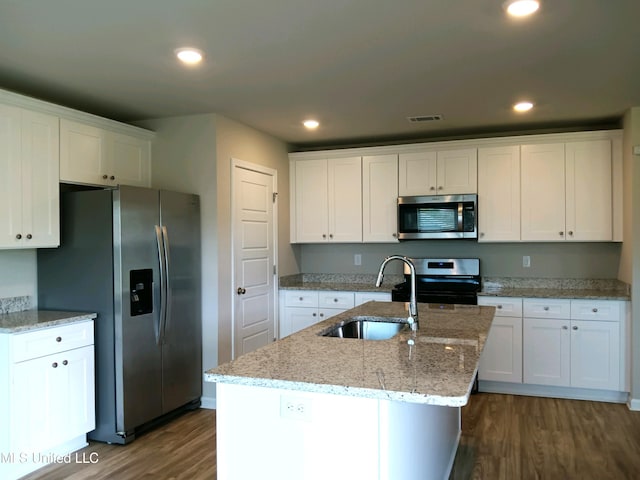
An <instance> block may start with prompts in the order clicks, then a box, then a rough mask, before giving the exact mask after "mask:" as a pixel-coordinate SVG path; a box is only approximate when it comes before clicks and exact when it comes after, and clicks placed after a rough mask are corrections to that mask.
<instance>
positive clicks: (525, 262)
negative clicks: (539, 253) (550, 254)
mask: <svg viewBox="0 0 640 480" xmlns="http://www.w3.org/2000/svg"><path fill="white" fill-rule="evenodd" d="M522 266H523V267H524V268H529V267H530V266H531V257H530V256H529V255H525V256H524V257H522Z"/></svg>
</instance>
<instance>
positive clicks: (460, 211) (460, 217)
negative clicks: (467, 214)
mask: <svg viewBox="0 0 640 480" xmlns="http://www.w3.org/2000/svg"><path fill="white" fill-rule="evenodd" d="M463 207H464V205H463V203H462V202H459V203H458V232H463V225H462V221H463V218H464V217H463V213H464V209H463Z"/></svg>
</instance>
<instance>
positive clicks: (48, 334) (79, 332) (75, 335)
mask: <svg viewBox="0 0 640 480" xmlns="http://www.w3.org/2000/svg"><path fill="white" fill-rule="evenodd" d="M11 344H12V350H13V358H12V361H13V363H17V362H22V361H24V360H30V359H32V358H38V357H43V356H45V355H51V354H52V353H58V352H64V351H65V350H71V349H73V348H78V347H84V346H87V345H93V321H88V322H80V323H72V324H68V325H62V326H59V327H51V328H44V329H42V330H35V331H30V332H26V333H16V334H15V335H12V337H11Z"/></svg>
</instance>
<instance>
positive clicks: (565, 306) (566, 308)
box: [522, 298, 571, 319]
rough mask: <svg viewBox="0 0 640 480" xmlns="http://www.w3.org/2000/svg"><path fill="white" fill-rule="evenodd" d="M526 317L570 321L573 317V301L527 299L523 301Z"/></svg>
mask: <svg viewBox="0 0 640 480" xmlns="http://www.w3.org/2000/svg"><path fill="white" fill-rule="evenodd" d="M522 310H523V314H524V316H525V317H533V318H559V319H568V318H570V316H571V301H570V300H559V299H551V298H525V299H524V300H523V301H522Z"/></svg>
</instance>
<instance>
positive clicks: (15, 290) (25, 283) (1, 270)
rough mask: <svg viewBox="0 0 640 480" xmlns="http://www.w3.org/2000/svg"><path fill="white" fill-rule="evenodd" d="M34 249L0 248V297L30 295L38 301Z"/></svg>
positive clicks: (35, 301)
mask: <svg viewBox="0 0 640 480" xmlns="http://www.w3.org/2000/svg"><path fill="white" fill-rule="evenodd" d="M37 278H38V275H37V260H36V250H0V298H8V297H23V296H30V297H31V298H32V300H33V306H34V307H37V303H38V292H37V284H38V280H37Z"/></svg>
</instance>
